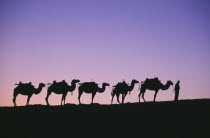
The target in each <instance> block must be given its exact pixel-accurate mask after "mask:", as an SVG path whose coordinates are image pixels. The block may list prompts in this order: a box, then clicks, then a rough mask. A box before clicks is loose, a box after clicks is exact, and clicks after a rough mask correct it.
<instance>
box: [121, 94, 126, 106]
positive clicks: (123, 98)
mask: <svg viewBox="0 0 210 138" xmlns="http://www.w3.org/2000/svg"><path fill="white" fill-rule="evenodd" d="M125 96H126V94H123V95H122V104H124V100H125Z"/></svg>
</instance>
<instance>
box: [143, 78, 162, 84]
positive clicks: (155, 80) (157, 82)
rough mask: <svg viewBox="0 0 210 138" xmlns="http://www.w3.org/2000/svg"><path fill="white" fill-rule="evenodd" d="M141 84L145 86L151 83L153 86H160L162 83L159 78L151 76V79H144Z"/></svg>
mask: <svg viewBox="0 0 210 138" xmlns="http://www.w3.org/2000/svg"><path fill="white" fill-rule="evenodd" d="M142 85H145V86H147V85H150V86H151V85H153V86H161V85H162V83H161V82H160V80H159V79H158V78H153V79H148V78H147V79H146V80H145V81H144V82H143V83H142Z"/></svg>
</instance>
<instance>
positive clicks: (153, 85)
mask: <svg viewBox="0 0 210 138" xmlns="http://www.w3.org/2000/svg"><path fill="white" fill-rule="evenodd" d="M77 83H78V84H79V86H78V100H79V104H81V101H80V98H81V96H82V94H83V92H85V93H89V94H92V101H91V103H93V100H94V97H95V95H96V93H97V92H99V93H103V92H104V91H105V90H106V87H107V86H110V84H109V83H103V84H102V87H100V86H99V84H97V83H96V82H84V83H80V80H76V79H74V80H72V81H71V85H69V84H68V83H66V81H65V80H63V81H61V82H56V81H53V83H48V84H47V85H48V86H49V87H48V88H47V96H46V98H45V100H46V103H47V105H50V104H49V101H48V99H49V96H50V94H51V93H55V94H61V95H62V98H61V105H65V100H66V96H67V94H68V92H71V93H72V94H73V91H74V90H75V89H76V84H77ZM136 84H140V83H139V81H137V80H132V81H131V85H129V84H127V83H126V82H125V81H123V82H119V83H117V84H116V85H114V86H112V87H113V88H112V91H111V96H112V98H111V104H112V103H113V100H114V97H115V96H116V97H117V102H118V103H119V104H120V103H121V104H124V100H125V97H126V95H127V94H128V93H130V92H131V91H132V90H133V89H134V86H135V85H136ZM15 85H18V86H17V87H16V88H15V89H14V93H13V103H14V106H17V105H16V97H17V96H18V94H21V95H26V96H28V98H27V103H26V105H29V101H30V98H31V97H32V95H33V94H36V95H37V94H39V93H40V92H41V91H42V88H43V87H45V86H46V85H45V84H44V83H40V84H39V86H38V88H35V87H34V86H33V85H32V84H31V82H29V83H22V82H19V83H18V84H15ZM171 85H173V82H172V81H170V80H169V81H167V83H166V84H165V85H164V84H162V83H161V81H160V80H159V79H158V78H157V77H156V78H152V79H148V78H147V79H146V80H145V81H142V82H141V84H140V86H139V95H138V98H139V103H140V98H141V97H142V99H143V100H144V102H146V100H145V98H144V94H145V92H146V90H151V91H155V94H154V100H153V101H154V102H155V100H156V96H157V93H158V91H159V90H160V89H161V90H167V89H169V87H170V86H171ZM120 95H122V100H121V102H120V99H119V98H120Z"/></svg>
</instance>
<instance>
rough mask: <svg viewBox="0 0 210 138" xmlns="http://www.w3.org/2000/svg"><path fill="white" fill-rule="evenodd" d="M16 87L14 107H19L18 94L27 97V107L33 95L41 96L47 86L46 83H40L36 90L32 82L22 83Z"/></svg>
mask: <svg viewBox="0 0 210 138" xmlns="http://www.w3.org/2000/svg"><path fill="white" fill-rule="evenodd" d="M16 85H18V86H17V87H16V88H15V89H14V93H13V103H14V106H17V105H16V97H17V96H18V94H21V95H27V96H28V99H27V103H26V105H29V101H30V98H31V96H32V95H33V94H39V93H40V92H41V91H42V88H43V87H44V86H45V84H44V83H40V84H39V87H38V88H34V86H33V85H31V82H30V83H26V84H24V83H21V82H20V83H19V84H16Z"/></svg>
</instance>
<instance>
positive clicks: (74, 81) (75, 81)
mask: <svg viewBox="0 0 210 138" xmlns="http://www.w3.org/2000/svg"><path fill="white" fill-rule="evenodd" d="M78 82H80V80H76V79H73V80H72V83H75V84H76V83H78Z"/></svg>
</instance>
